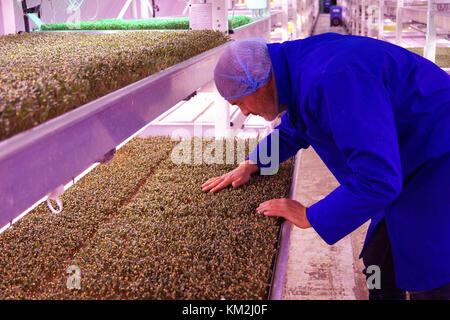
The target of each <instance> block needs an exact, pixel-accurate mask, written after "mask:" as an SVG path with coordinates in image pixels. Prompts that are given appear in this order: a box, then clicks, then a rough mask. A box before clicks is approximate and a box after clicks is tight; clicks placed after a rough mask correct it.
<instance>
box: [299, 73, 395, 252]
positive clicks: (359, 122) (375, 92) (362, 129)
mask: <svg viewBox="0 0 450 320" xmlns="http://www.w3.org/2000/svg"><path fill="white" fill-rule="evenodd" d="M315 89H316V96H317V97H318V98H317V105H316V106H315V107H316V108H319V109H318V110H319V111H320V114H321V118H322V119H321V120H320V121H321V124H322V126H323V127H325V128H328V130H330V131H331V134H332V136H333V139H334V142H335V143H336V145H337V147H338V148H339V149H340V151H342V152H343V154H344V156H345V158H346V161H347V164H348V166H349V167H350V168H351V170H352V175H351V176H350V177H349V178H348V179H347V181H346V182H345V184H342V185H341V186H339V187H338V188H336V189H335V190H334V191H333V192H331V193H330V194H329V195H328V196H327V197H325V198H324V199H322V200H321V201H319V202H317V203H316V204H314V205H313V206H311V207H310V208H308V210H307V218H308V220H309V222H310V224H311V225H312V227H313V228H314V229H315V231H316V232H317V233H318V234H319V235H320V236H321V237H322V239H324V240H325V241H326V242H327V243H328V244H334V243H335V242H337V241H339V240H340V239H342V238H343V237H345V236H346V235H348V234H349V233H351V232H352V231H353V230H355V229H357V228H358V227H359V226H361V225H362V224H363V223H364V222H366V221H367V220H369V219H371V218H372V217H373V216H374V215H375V214H377V213H378V212H380V211H381V210H383V209H384V208H386V207H387V206H388V205H389V204H390V203H392V202H393V201H394V200H395V198H397V197H398V195H399V194H400V192H401V190H402V171H401V163H400V152H399V143H398V139H397V132H396V125H395V121H394V115H393V110H392V105H391V102H390V98H389V93H388V91H387V89H386V88H385V86H384V85H383V82H382V81H380V80H378V79H376V78H375V77H374V76H372V75H369V74H364V73H357V72H353V71H342V72H338V73H334V74H331V75H327V76H326V77H322V78H321V80H319V81H318V82H317V83H316V86H315Z"/></svg>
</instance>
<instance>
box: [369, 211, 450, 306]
mask: <svg viewBox="0 0 450 320" xmlns="http://www.w3.org/2000/svg"><path fill="white" fill-rule="evenodd" d="M363 262H364V266H365V267H366V268H365V269H364V270H363V273H364V275H365V276H366V279H368V278H369V277H370V276H372V273H366V271H367V268H368V267H369V266H371V265H376V266H378V267H379V268H380V272H381V275H380V276H381V277H380V280H381V281H380V284H381V285H380V289H376V288H374V289H370V288H369V300H405V299H406V291H404V290H402V289H399V288H397V286H396V284H395V273H394V261H393V259H392V249H391V243H390V241H389V235H388V232H387V228H386V222H385V220H384V219H383V220H382V221H381V222H380V223H379V224H378V225H377V227H376V229H375V231H374V233H373V235H372V239H371V240H370V242H369V243H368V244H367V247H366V249H365V250H364V254H363ZM410 299H411V300H450V283H449V284H447V285H445V286H443V287H440V288H437V289H433V290H427V291H420V292H410Z"/></svg>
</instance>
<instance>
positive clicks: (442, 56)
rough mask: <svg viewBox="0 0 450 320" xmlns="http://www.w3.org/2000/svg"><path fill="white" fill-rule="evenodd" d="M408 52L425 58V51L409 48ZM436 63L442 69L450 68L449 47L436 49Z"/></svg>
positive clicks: (419, 48)
mask: <svg viewBox="0 0 450 320" xmlns="http://www.w3.org/2000/svg"><path fill="white" fill-rule="evenodd" d="M407 49H408V50H410V51H412V52H414V53H415V54H418V55H419V56H423V49H424V48H421V47H418V48H407ZM435 63H436V64H437V65H438V66H439V67H441V68H450V48H449V47H436V59H435Z"/></svg>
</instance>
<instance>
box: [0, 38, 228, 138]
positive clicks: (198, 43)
mask: <svg viewBox="0 0 450 320" xmlns="http://www.w3.org/2000/svg"><path fill="white" fill-rule="evenodd" d="M228 40H229V39H228V37H227V36H225V35H224V34H223V33H220V32H215V31H206V30H205V31H167V32H163V31H149V32H139V31H137V32H124V33H116V34H100V35H92V34H74V33H57V34H53V33H52V34H48V33H45V34H44V33H32V34H21V35H8V36H1V37H0V52H1V55H0V141H1V140H3V139H6V138H8V137H11V136H13V135H14V134H17V133H19V132H22V131H25V130H27V129H30V128H32V127H34V126H37V125H39V124H41V123H43V122H45V121H47V120H50V119H52V118H55V117H57V116H59V115H61V114H64V113H66V112H68V111H70V110H73V109H75V108H78V107H80V106H82V105H84V104H86V103H88V102H91V101H93V100H95V99H97V98H99V97H102V96H104V95H106V94H108V93H110V92H113V91H115V90H118V89H120V88H122V87H125V86H127V85H129V84H131V83H134V82H136V81H138V80H141V79H144V78H146V77H148V76H150V75H152V74H154V73H157V72H159V71H161V70H164V69H166V68H168V67H170V66H172V65H175V64H177V63H180V62H182V61H184V60H187V59H189V58H191V57H193V56H196V55H198V54H200V53H202V52H205V51H207V50H209V49H212V48H214V47H217V46H219V45H221V44H223V43H225V42H227V41H228Z"/></svg>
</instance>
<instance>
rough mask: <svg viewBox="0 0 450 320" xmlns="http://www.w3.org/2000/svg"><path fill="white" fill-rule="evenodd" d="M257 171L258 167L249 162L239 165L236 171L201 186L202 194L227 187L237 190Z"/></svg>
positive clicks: (212, 179)
mask: <svg viewBox="0 0 450 320" xmlns="http://www.w3.org/2000/svg"><path fill="white" fill-rule="evenodd" d="M258 170H259V168H258V166H257V165H256V164H254V163H252V162H250V161H248V160H247V161H245V162H243V163H241V164H240V165H239V166H238V167H237V168H236V169H234V170H233V171H230V172H228V173H225V174H224V175H222V176H220V177H215V178H211V179H209V180H208V181H206V182H205V183H204V184H203V185H202V191H203V192H208V191H209V192H212V193H214V192H217V191H220V190H222V189H223V188H226V187H228V186H231V185H232V186H233V187H234V188H239V187H240V186H242V185H243V184H246V183H247V182H248V181H249V180H250V178H251V176H252V174H253V173H255V172H257V171H258Z"/></svg>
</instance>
